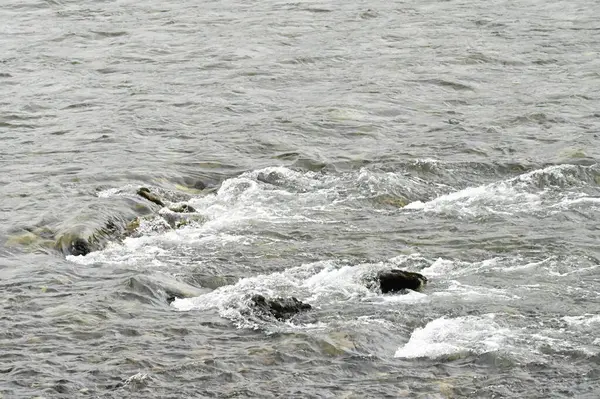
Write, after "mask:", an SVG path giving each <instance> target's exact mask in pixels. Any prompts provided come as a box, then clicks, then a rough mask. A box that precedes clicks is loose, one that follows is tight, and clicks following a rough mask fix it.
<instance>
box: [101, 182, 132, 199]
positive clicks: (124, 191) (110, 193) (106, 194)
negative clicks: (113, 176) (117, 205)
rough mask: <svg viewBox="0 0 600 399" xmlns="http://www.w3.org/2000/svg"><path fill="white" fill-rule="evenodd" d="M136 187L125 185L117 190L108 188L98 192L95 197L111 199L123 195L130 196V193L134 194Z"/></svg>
mask: <svg viewBox="0 0 600 399" xmlns="http://www.w3.org/2000/svg"><path fill="white" fill-rule="evenodd" d="M135 190H136V186H134V185H132V184H126V185H125V186H123V187H117V188H108V189H106V190H102V191H98V193H96V195H97V196H98V197H99V198H111V197H119V196H124V195H131V193H132V192H135Z"/></svg>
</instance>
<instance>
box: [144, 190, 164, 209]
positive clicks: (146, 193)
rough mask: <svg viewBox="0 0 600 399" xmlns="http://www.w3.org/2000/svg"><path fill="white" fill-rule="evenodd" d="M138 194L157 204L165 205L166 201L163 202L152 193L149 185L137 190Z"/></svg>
mask: <svg viewBox="0 0 600 399" xmlns="http://www.w3.org/2000/svg"><path fill="white" fill-rule="evenodd" d="M137 195H139V196H140V197H142V198H145V199H147V200H148V201H150V202H154V203H155V204H156V205H160V206H165V204H164V202H162V200H161V199H160V198H159V197H158V196H157V195H155V194H152V193H151V192H150V189H149V188H147V187H141V188H140V189H139V190H137Z"/></svg>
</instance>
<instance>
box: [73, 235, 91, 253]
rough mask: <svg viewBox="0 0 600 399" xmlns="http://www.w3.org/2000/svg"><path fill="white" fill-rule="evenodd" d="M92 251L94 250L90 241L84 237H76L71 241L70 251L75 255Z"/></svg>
mask: <svg viewBox="0 0 600 399" xmlns="http://www.w3.org/2000/svg"><path fill="white" fill-rule="evenodd" d="M90 252H92V249H91V247H90V243H89V242H87V240H84V239H83V238H76V239H75V240H73V241H72V242H71V245H70V246H69V253H70V254H71V255H74V256H78V255H84V256H85V255H87V254H89V253H90Z"/></svg>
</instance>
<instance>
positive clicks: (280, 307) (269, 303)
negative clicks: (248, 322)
mask: <svg viewBox="0 0 600 399" xmlns="http://www.w3.org/2000/svg"><path fill="white" fill-rule="evenodd" d="M250 306H251V308H253V309H254V311H255V312H256V313H257V314H260V315H263V316H271V317H274V318H276V319H277V320H280V321H284V320H288V319H290V318H291V317H292V316H294V315H296V314H298V313H300V312H303V311H306V310H309V309H311V308H312V306H310V305H309V304H308V303H304V302H302V301H299V300H298V299H296V298H294V297H289V298H281V297H277V298H265V297H264V296H262V295H259V294H257V295H253V296H252V297H251V298H250Z"/></svg>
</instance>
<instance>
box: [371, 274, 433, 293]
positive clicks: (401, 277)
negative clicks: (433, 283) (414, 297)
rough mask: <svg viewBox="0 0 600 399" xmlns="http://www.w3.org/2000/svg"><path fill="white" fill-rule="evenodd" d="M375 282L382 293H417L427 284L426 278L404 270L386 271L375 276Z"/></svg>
mask: <svg viewBox="0 0 600 399" xmlns="http://www.w3.org/2000/svg"><path fill="white" fill-rule="evenodd" d="M377 281H378V282H379V287H380V289H381V292H382V293H384V294H385V293H388V292H399V291H403V290H413V291H419V290H421V288H423V286H425V284H427V277H425V276H423V275H422V274H420V273H415V272H408V271H405V270H398V269H392V270H386V271H382V272H379V273H378V274H377Z"/></svg>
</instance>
